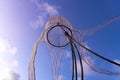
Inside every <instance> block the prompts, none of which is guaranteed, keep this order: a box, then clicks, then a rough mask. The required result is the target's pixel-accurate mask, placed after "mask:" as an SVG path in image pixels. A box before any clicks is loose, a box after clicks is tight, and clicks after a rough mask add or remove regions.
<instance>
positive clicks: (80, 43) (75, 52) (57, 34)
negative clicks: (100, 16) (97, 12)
mask: <svg viewBox="0 0 120 80" xmlns="http://www.w3.org/2000/svg"><path fill="white" fill-rule="evenodd" d="M118 19H120V16H116V17H113V18H111V19H109V20H108V21H105V22H104V23H102V24H100V25H98V26H97V27H95V28H93V29H90V30H89V31H87V32H85V33H84V32H83V31H81V30H74V29H73V28H72V26H71V24H70V23H69V22H68V21H67V20H66V19H65V18H63V17H61V16H53V17H52V18H50V19H49V20H48V22H47V23H46V27H45V30H44V32H43V33H42V34H41V35H40V37H39V38H38V39H37V41H36V43H35V44H34V47H33V51H32V55H31V58H30V63H29V80H36V76H35V66H34V62H35V56H36V53H37V48H38V45H39V42H41V41H43V42H45V43H46V45H47V46H48V49H49V50H50V53H49V54H50V57H51V62H52V73H53V80H58V76H59V69H60V63H61V59H62V57H63V56H64V51H65V49H66V48H67V47H69V48H70V49H71V56H72V60H71V61H72V66H71V67H72V68H71V69H72V73H71V74H72V76H71V78H72V80H78V67H77V58H76V57H78V59H79V63H80V68H81V74H80V75H81V80H84V66H83V61H84V62H85V63H86V64H87V65H88V66H89V67H90V68H91V69H92V70H94V71H96V72H99V73H102V74H108V75H119V74H120V72H113V71H109V70H105V69H102V68H99V67H98V66H96V65H95V64H94V63H93V62H92V61H91V60H90V59H89V56H87V54H85V53H83V52H82V51H83V50H87V51H88V52H90V53H89V54H93V55H95V56H96V57H98V58H101V59H103V60H105V61H107V62H109V63H111V64H114V65H116V66H118V67H120V64H119V63H117V62H114V61H112V60H110V59H108V58H105V57H103V56H101V55H100V54H99V53H96V52H94V51H92V50H90V49H89V48H87V47H86V46H85V45H84V38H85V37H86V36H87V35H92V34H94V33H95V32H97V31H99V30H100V29H101V28H103V27H104V26H106V25H108V24H110V23H112V22H113V21H116V20H118Z"/></svg>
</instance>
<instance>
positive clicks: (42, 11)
mask: <svg viewBox="0 0 120 80" xmlns="http://www.w3.org/2000/svg"><path fill="white" fill-rule="evenodd" d="M33 3H34V4H35V5H36V6H37V8H38V10H39V15H37V19H36V20H35V21H34V22H32V23H31V26H32V27H33V28H39V27H43V26H45V21H46V19H47V18H49V17H51V16H54V15H58V14H59V12H58V10H57V8H58V7H56V6H54V5H51V4H49V3H47V2H42V1H41V2H38V0H33Z"/></svg>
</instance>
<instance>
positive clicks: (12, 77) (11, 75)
mask: <svg viewBox="0 0 120 80" xmlns="http://www.w3.org/2000/svg"><path fill="white" fill-rule="evenodd" d="M3 80H20V75H19V74H18V73H16V72H13V71H10V72H8V74H7V76H6V78H4V79H3Z"/></svg>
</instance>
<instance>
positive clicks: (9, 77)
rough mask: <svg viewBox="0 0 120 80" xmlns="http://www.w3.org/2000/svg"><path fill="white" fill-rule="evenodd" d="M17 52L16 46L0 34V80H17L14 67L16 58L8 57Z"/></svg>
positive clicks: (16, 61) (16, 63)
mask: <svg viewBox="0 0 120 80" xmlns="http://www.w3.org/2000/svg"><path fill="white" fill-rule="evenodd" d="M16 53H17V48H16V47H15V46H13V45H11V44H10V43H9V41H8V40H7V39H4V38H2V37H1V36H0V80H19V79H18V76H17V73H15V72H14V69H15V68H17V67H18V60H16V59H10V57H14V56H15V54H16Z"/></svg>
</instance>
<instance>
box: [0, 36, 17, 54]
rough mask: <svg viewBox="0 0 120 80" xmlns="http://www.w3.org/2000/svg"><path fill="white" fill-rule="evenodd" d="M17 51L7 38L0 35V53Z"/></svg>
mask: <svg viewBox="0 0 120 80" xmlns="http://www.w3.org/2000/svg"><path fill="white" fill-rule="evenodd" d="M16 52H17V48H16V47H14V46H12V45H11V44H10V43H9V41H8V40H6V39H4V38H1V37H0V54H1V55H2V54H12V55H14V54H15V53H16Z"/></svg>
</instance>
